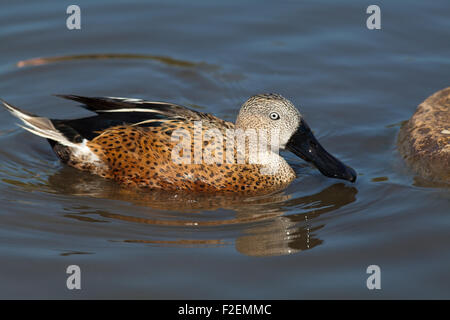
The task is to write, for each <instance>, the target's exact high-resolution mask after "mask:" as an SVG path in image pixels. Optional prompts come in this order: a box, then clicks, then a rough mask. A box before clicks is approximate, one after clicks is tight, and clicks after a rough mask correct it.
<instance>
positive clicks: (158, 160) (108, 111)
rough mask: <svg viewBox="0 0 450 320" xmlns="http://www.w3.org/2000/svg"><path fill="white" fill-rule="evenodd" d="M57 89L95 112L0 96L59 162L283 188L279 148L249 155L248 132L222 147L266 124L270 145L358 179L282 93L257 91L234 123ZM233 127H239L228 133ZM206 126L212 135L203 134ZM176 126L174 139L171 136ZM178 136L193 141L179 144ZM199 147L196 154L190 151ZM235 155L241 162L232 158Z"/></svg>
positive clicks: (257, 189)
mask: <svg viewBox="0 0 450 320" xmlns="http://www.w3.org/2000/svg"><path fill="white" fill-rule="evenodd" d="M57 96H59V97H61V98H65V99H70V100H75V101H77V102H80V103H82V104H83V107H84V108H86V109H88V110H90V111H93V112H95V113H96V114H97V115H95V116H91V117H87V118H82V119H72V120H56V119H48V118H44V117H39V116H36V115H34V114H31V113H29V112H26V111H23V110H21V109H19V108H17V107H15V106H13V105H11V104H9V103H7V102H5V101H3V100H2V102H3V105H4V107H5V108H6V109H7V110H8V111H10V112H11V114H12V115H14V116H16V117H17V118H19V119H20V120H21V121H22V122H23V123H24V125H23V126H22V127H23V128H24V129H26V130H28V131H30V132H31V133H34V134H36V135H38V136H41V137H44V138H46V139H47V140H48V141H49V143H50V145H51V147H52V148H53V150H54V152H55V153H56V155H57V156H58V157H59V158H60V159H61V161H62V162H64V163H66V164H68V165H70V166H73V167H75V168H78V169H80V170H84V171H88V172H91V173H93V174H96V175H99V176H101V177H104V178H109V179H114V180H116V181H118V182H119V183H121V184H125V185H130V186H137V187H147V188H150V189H162V190H188V191H196V192H246V193H268V192H273V191H277V190H280V189H283V188H285V187H286V186H287V185H289V184H290V183H291V182H292V181H293V180H294V179H295V178H296V174H295V172H294V170H293V169H292V168H291V167H290V166H289V164H288V163H287V162H286V160H285V159H284V158H283V157H282V156H281V155H279V153H278V149H277V148H270V150H268V149H266V151H267V152H266V153H261V154H260V155H264V156H261V157H262V158H264V159H262V160H264V161H260V162H258V161H253V162H252V161H251V159H250V157H251V156H249V155H248V151H249V148H250V147H252V146H254V145H255V141H253V140H252V141H253V142H251V141H250V140H248V141H249V143H248V144H245V149H243V150H242V149H241V150H240V151H239V150H238V151H236V150H235V149H233V151H232V152H231V153H229V152H228V150H225V147H224V146H229V143H230V142H234V139H235V138H236V140H237V139H238V138H239V137H240V136H242V132H244V133H246V134H247V133H248V131H249V130H252V129H253V130H260V131H261V132H266V133H267V140H270V141H271V143H270V146H273V145H276V146H277V147H278V148H279V149H281V150H288V151H291V152H292V153H294V154H295V155H297V156H299V157H300V158H302V159H304V160H305V161H307V162H311V163H312V164H314V166H315V167H317V169H319V171H320V172H321V173H322V174H323V175H325V176H327V177H331V178H337V179H343V180H348V181H351V182H354V181H355V180H356V172H355V171H354V170H353V169H352V168H350V167H348V166H346V165H345V164H343V163H342V162H340V161H339V160H338V159H336V158H335V157H333V156H332V155H331V154H329V153H328V152H327V151H326V150H325V149H324V148H323V147H322V146H321V145H320V143H319V142H318V141H317V139H316V138H315V137H314V135H313V133H312V131H311V129H310V128H309V126H308V124H307V123H306V122H305V120H304V118H303V116H302V115H301V114H300V112H299V111H298V110H297V109H296V108H295V106H294V105H293V104H292V103H291V102H290V101H289V100H287V99H286V98H284V97H282V96H281V95H279V94H259V95H255V96H253V97H251V98H250V99H248V100H247V101H246V102H245V103H244V104H243V105H242V107H241V109H240V112H239V114H238V117H237V120H236V124H233V123H231V122H227V121H225V120H222V119H219V118H217V117H215V116H213V115H211V114H208V113H202V112H198V111H195V110H192V109H189V108H186V107H183V106H180V105H176V104H173V103H167V102H152V101H145V100H141V99H131V98H117V97H83V96H78V95H57ZM199 125H200V126H201V127H200V128H201V131H200V134H199V131H197V130H198V126H199ZM239 129H240V130H241V131H239ZM208 130H209V131H208ZM233 130H235V132H238V134H236V136H231V137H230V136H229V132H231V131H233ZM243 130H245V131H243ZM210 131H213V132H214V133H215V134H216V136H215V137H214V139H210V140H208V139H206V135H207V132H210ZM175 133H178V138H179V139H178V140H177V139H174V136H175ZM189 134H191V136H189ZM192 136H193V137H194V138H193V139H191V137H192ZM217 137H219V138H220V139H219V138H217ZM183 138H184V139H186V140H184V141H188V143H189V146H193V149H191V150H187V149H183V148H181V147H179V145H180V141H181V140H183ZM245 139H246V138H245V137H244V141H246V140H245ZM249 139H250V138H249ZM216 140H217V141H216ZM257 141H259V140H257ZM273 141H275V143H274V142H273ZM213 142H222V143H221V144H218V143H213ZM244 143H245V142H244ZM198 147H200V151H201V153H200V155H198V154H196V153H195V151H193V150H198ZM195 148H197V149H195ZM175 149H176V150H177V152H174V150H175ZM202 152H203V155H204V154H206V153H207V154H209V155H212V156H213V160H214V161H207V160H208V159H207V157H203V158H202ZM174 155H177V156H179V157H178V158H176V157H175V158H174ZM190 156H193V157H192V158H194V159H192V158H191V157H190ZM239 157H240V159H241V162H239V161H237V160H236V159H237V158H239ZM180 159H181V160H180ZM258 159H259V158H258ZM175 160H176V161H175ZM209 160H210V159H209ZM217 160H219V161H217ZM242 160H243V161H242ZM260 160H261V159H260ZM263 169H266V171H264V170H263ZM267 169H269V170H267Z"/></svg>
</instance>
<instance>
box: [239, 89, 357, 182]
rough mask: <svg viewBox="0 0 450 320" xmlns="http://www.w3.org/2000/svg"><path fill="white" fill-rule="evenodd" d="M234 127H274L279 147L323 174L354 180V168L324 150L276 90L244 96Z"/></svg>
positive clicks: (298, 114)
mask: <svg viewBox="0 0 450 320" xmlns="http://www.w3.org/2000/svg"><path fill="white" fill-rule="evenodd" d="M236 128H240V129H243V130H247V129H250V128H253V129H263V130H267V131H268V132H270V131H272V130H277V132H278V134H279V146H280V148H281V149H286V150H289V151H291V152H292V153H294V154H295V155H297V156H299V157H300V158H302V159H303V160H305V161H307V162H311V163H313V164H314V165H315V166H316V167H317V169H319V171H320V172H321V173H322V174H323V175H325V176H327V177H332V178H337V179H344V180H348V181H352V182H354V181H355V180H356V172H355V170H353V169H352V168H350V167H348V166H346V165H345V164H343V163H342V162H341V161H339V160H338V159H336V158H335V157H333V156H332V155H331V154H330V153H328V152H327V151H326V150H325V149H324V148H323V147H322V146H321V145H320V143H319V142H318V141H317V139H316V138H315V137H314V135H313V133H312V131H311V129H310V128H309V126H308V124H307V123H306V121H305V120H304V119H303V117H302V115H301V114H300V112H299V111H298V110H297V108H296V107H295V106H294V105H293V104H292V102H290V101H289V100H288V99H286V98H284V97H283V96H281V95H279V94H273V93H271V94H259V95H255V96H253V97H251V98H250V99H248V100H247V101H246V102H245V103H244V104H243V105H242V108H241V110H240V112H239V115H238V118H237V120H236Z"/></svg>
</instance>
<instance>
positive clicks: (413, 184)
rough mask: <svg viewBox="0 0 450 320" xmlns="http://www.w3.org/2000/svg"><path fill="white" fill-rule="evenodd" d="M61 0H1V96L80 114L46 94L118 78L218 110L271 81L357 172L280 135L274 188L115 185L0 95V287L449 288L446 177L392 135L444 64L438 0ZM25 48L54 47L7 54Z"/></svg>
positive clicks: (9, 294)
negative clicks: (283, 180)
mask: <svg viewBox="0 0 450 320" xmlns="http://www.w3.org/2000/svg"><path fill="white" fill-rule="evenodd" d="M77 4H78V5H79V6H80V7H81V12H82V29H81V30H78V31H69V30H67V28H66V26H65V20H66V17H67V15H66V13H65V11H66V7H67V5H68V4H67V3H64V2H60V1H39V3H37V2H29V1H24V0H23V1H17V0H15V1H6V2H5V0H3V1H2V3H1V8H2V10H0V39H1V41H0V52H1V54H0V96H1V97H2V98H3V99H5V100H7V101H9V102H11V103H13V104H15V105H17V106H20V107H22V108H24V109H26V110H29V111H31V112H33V113H38V114H40V115H43V116H47V117H53V118H75V117H82V116H86V115H88V114H89V113H88V112H87V111H85V110H83V109H81V108H79V107H77V106H76V104H74V103H71V102H69V101H62V100H60V99H59V98H56V97H53V96H51V94H54V93H73V94H81V95H88V96H89V95H93V96H101V95H109V96H111V95H112V96H125V97H137V98H147V99H151V100H162V101H170V102H175V103H179V104H183V105H188V106H191V107H193V108H197V109H198V110H201V111H205V112H211V113H214V114H215V115H217V116H219V117H222V118H224V119H227V120H230V121H233V120H234V119H235V117H236V114H237V111H238V109H239V107H240V105H241V104H242V103H243V102H244V101H245V100H246V99H247V98H248V97H249V96H251V95H253V94H256V93H260V92H277V93H280V94H282V95H284V96H286V97H287V98H289V99H290V100H291V101H293V102H294V104H296V105H297V107H299V109H300V110H301V112H302V113H303V114H304V116H305V118H306V119H307V121H308V123H309V124H310V126H311V127H312V129H313V130H314V132H315V134H316V136H317V137H318V139H319V140H320V141H321V143H322V144H323V145H324V146H325V147H326V148H327V149H328V150H329V151H330V152H331V153H332V154H334V155H336V156H337V157H338V158H339V159H341V160H342V161H344V162H345V163H348V164H349V165H351V166H352V167H354V168H355V169H357V172H358V174H359V177H358V181H357V182H356V184H350V183H345V182H341V181H339V180H333V179H327V178H325V177H323V176H322V175H321V174H320V173H319V172H318V171H317V170H315V169H313V168H310V167H309V166H307V165H306V164H305V163H303V162H301V161H300V160H299V159H298V158H296V157H294V156H292V155H290V154H286V156H287V158H288V159H289V162H290V163H291V164H292V165H293V167H294V168H295V170H296V172H297V173H298V175H299V178H298V179H297V180H296V181H295V182H294V183H293V184H291V185H290V186H289V187H288V188H287V189H286V190H285V191H284V192H282V193H279V194H276V195H272V196H265V197H259V198H258V197H257V198H255V197H253V198H242V197H238V196H234V197H232V196H196V195H183V194H167V193H157V192H154V193H149V192H135V191H130V190H126V189H123V188H121V187H118V186H117V185H116V184H114V183H113V182H110V181H105V180H103V179H101V178H99V177H95V176H91V175H89V174H85V173H80V172H79V171H77V170H75V169H72V168H68V167H65V166H64V165H62V164H61V163H60V162H59V161H58V160H57V158H56V156H55V155H54V154H53V153H52V151H51V149H50V147H49V145H48V143H47V142H46V141H45V140H43V139H40V138H38V137H35V136H32V135H31V134H29V133H27V132H24V130H22V129H21V128H19V127H17V126H16V125H15V119H13V118H12V117H11V116H10V115H8V114H7V113H6V112H4V111H1V117H0V241H1V245H0V257H1V264H0V283H1V288H2V290H1V291H0V297H1V298H151V299H153V298H291V299H298V298H301V299H307V298H450V273H449V270H450V249H449V245H450V237H449V230H450V210H449V209H450V205H449V190H448V188H440V187H439V186H437V185H432V184H428V183H426V182H424V181H421V180H420V179H418V178H417V177H415V176H414V174H413V173H411V172H410V171H409V170H408V169H407V168H405V166H404V163H403V161H402V159H401V157H400V156H399V154H398V152H397V150H396V136H397V133H398V131H399V126H400V124H401V122H402V121H404V120H406V119H408V118H409V117H410V116H411V115H412V113H413V112H414V110H415V107H416V106H417V104H419V103H420V102H422V101H423V100H424V99H425V98H426V97H428V96H429V95H430V94H432V93H433V92H435V91H437V90H439V89H442V88H444V87H446V86H448V85H449V83H450V81H449V80H450V76H449V75H450V72H449V71H450V58H449V57H450V46H449V42H448V39H449V36H450V32H449V30H450V20H449V19H448V15H449V13H450V6H449V4H448V1H444V0H442V1H433V2H423V1H396V2H394V3H393V2H392V1H391V2H389V1H378V3H377V4H378V5H379V6H380V7H381V10H382V29H381V30H379V31H370V30H368V29H367V28H366V23H365V21H366V18H367V16H368V15H367V14H366V13H365V9H366V8H367V6H368V5H369V3H364V2H360V1H340V2H339V3H335V2H333V1H330V0H328V1H314V2H313V1H310V2H309V3H299V2H298V1H286V2H280V1H273V2H270V3H269V2H264V5H263V4H262V3H261V2H259V1H227V2H223V3H222V4H216V3H214V4H213V3H211V2H210V1H199V2H197V1H190V2H189V3H181V2H177V1H153V2H152V3H146V2H139V1H117V0H115V1H96V2H93V1H84V0H83V1H78V2H77ZM95 54H103V55H105V54H115V55H117V54H121V55H122V56H116V58H113V57H110V58H108V59H106V58H105V57H104V56H103V59H93V57H92V56H90V57H89V56H88V57H86V56H83V55H95ZM74 55H75V56H78V57H72V56H74ZM80 55H82V56H80ZM123 55H130V56H123ZM136 55H138V56H136ZM37 57H64V58H62V59H60V60H58V59H57V60H56V61H49V63H46V64H41V65H35V66H31V65H27V63H26V62H22V63H19V62H20V61H26V60H28V59H32V58H37ZM18 63H19V64H18ZM71 264H76V265H79V266H80V268H81V270H82V289H81V290H80V291H69V290H67V288H66V278H67V276H68V275H67V274H66V273H65V271H66V268H67V266H68V265H71ZM372 264H375V265H378V266H380V268H381V275H382V277H381V286H382V289H381V290H374V291H370V290H368V289H367V287H366V279H367V277H368V276H369V275H368V274H366V268H367V267H368V266H369V265H372Z"/></svg>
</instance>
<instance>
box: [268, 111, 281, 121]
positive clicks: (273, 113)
mask: <svg viewBox="0 0 450 320" xmlns="http://www.w3.org/2000/svg"><path fill="white" fill-rule="evenodd" d="M269 117H270V119H272V120H278V119H280V115H279V114H278V113H276V112H271V113H270V115H269Z"/></svg>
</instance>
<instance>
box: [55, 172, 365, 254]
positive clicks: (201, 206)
mask: <svg viewBox="0 0 450 320" xmlns="http://www.w3.org/2000/svg"><path fill="white" fill-rule="evenodd" d="M68 182H70V183H68ZM49 186H50V188H52V189H54V190H55V191H57V192H58V193H63V194H70V195H78V196H91V197H96V198H102V199H111V200H120V201H126V202H131V203H133V204H134V205H138V206H141V207H148V208H151V210H150V211H148V212H146V214H145V215H142V214H140V215H139V214H137V215H135V216H132V215H130V214H129V213H128V212H127V213H126V214H123V213H116V212H113V211H114V209H111V210H110V209H108V210H98V209H95V208H93V207H83V208H81V209H80V208H78V209H76V212H75V213H72V214H67V215H66V217H68V218H73V219H78V220H81V221H84V222H98V221H106V222H107V221H111V219H113V220H120V221H126V222H133V223H138V224H141V225H142V224H143V225H151V226H155V227H158V226H164V227H169V228H170V227H174V228H173V229H174V230H173V231H174V232H178V231H177V230H180V227H181V228H182V229H181V230H185V229H192V228H197V229H201V231H205V232H207V234H208V235H209V234H211V233H213V232H214V230H215V229H214V230H213V229H211V228H217V229H218V234H223V232H221V231H223V228H225V227H227V228H230V227H231V228H232V229H233V231H234V232H233V236H232V237H231V239H230V236H229V235H227V236H223V237H218V238H216V239H204V238H202V239H180V237H182V236H183V234H185V233H178V234H176V235H174V233H171V232H169V233H167V235H168V236H173V240H167V237H165V238H164V239H160V238H159V239H158V238H157V239H125V240H123V241H124V242H129V243H130V242H131V243H143V244H149V245H154V246H179V247H197V246H208V247H211V246H213V247H221V246H224V245H229V243H232V242H233V241H234V243H235V246H236V250H237V251H238V252H240V253H242V254H245V255H248V256H276V255H287V254H293V253H296V252H299V251H304V250H309V249H311V248H314V247H316V246H318V245H320V244H321V243H322V242H323V240H321V239H319V238H318V235H317V232H318V230H320V229H322V228H323V227H324V225H325V222H324V220H323V219H322V220H321V221H320V223H319V221H318V217H319V216H321V215H322V214H324V213H327V212H332V211H334V210H337V209H339V208H341V207H343V206H345V205H348V204H350V203H352V202H354V201H355V200H356V194H357V189H356V188H355V187H352V186H348V185H346V184H344V183H336V184H333V185H328V186H327V187H325V188H324V189H323V190H321V191H319V192H317V193H315V194H309V195H297V194H298V192H297V193H294V194H287V193H286V191H283V192H281V193H276V194H272V195H266V196H261V197H252V198H249V197H243V196H239V195H216V196H211V195H203V194H192V193H168V192H154V191H152V192H145V191H142V190H139V189H138V190H132V189H131V190H130V189H127V188H121V187H120V186H118V185H117V184H115V183H113V182H109V181H105V180H104V179H100V178H98V177H96V176H93V175H90V174H87V173H86V174H85V173H82V174H80V172H79V171H77V170H75V169H73V168H69V167H64V168H63V169H62V170H60V171H58V172H57V173H56V174H54V175H53V176H51V177H50V179H49ZM216 210H219V211H221V212H223V211H226V212H230V211H231V212H232V215H231V216H230V215H227V216H226V217H224V215H222V214H217V215H214V216H211V215H203V214H199V213H202V212H205V211H209V212H210V211H216ZM70 211H72V212H74V210H73V209H71V210H70ZM293 211H295V212H298V213H294V214H292V213H290V214H285V213H286V212H293ZM100 219H102V220H100ZM227 230H228V229H227ZM205 232H202V233H201V234H202V236H204V234H205ZM227 234H229V233H228V232H227ZM150 237H151V235H150Z"/></svg>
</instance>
